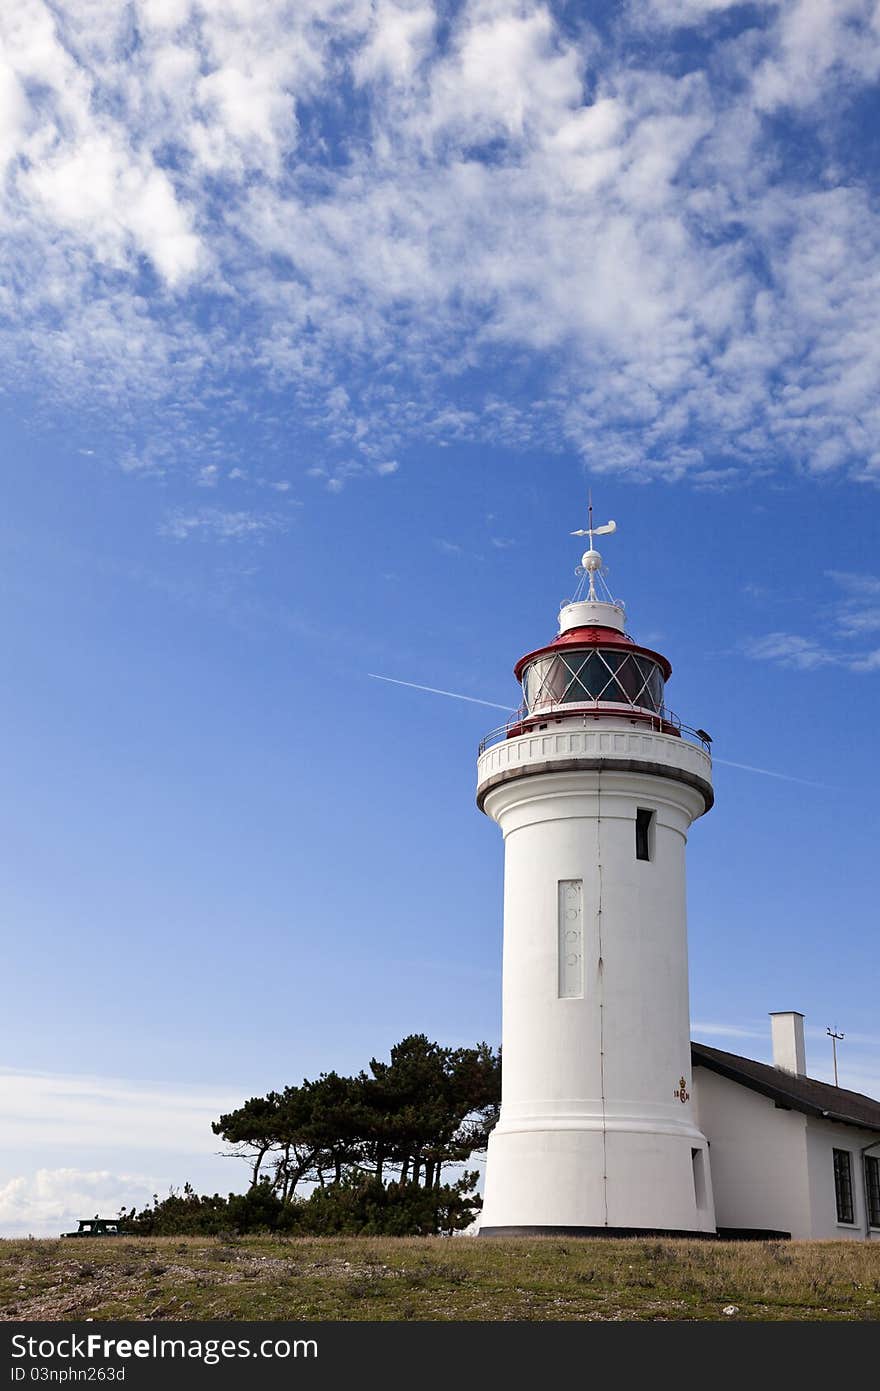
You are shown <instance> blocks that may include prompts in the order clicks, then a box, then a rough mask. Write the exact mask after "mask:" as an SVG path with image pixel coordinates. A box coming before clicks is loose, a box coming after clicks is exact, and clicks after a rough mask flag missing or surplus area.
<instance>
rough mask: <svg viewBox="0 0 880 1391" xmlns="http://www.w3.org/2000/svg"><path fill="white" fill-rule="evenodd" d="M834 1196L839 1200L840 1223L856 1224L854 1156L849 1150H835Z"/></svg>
mask: <svg viewBox="0 0 880 1391" xmlns="http://www.w3.org/2000/svg"><path fill="white" fill-rule="evenodd" d="M833 1154H834V1196H835V1198H836V1199H837V1220H838V1222H855V1220H856V1219H855V1213H854V1211H853V1186H852V1155H851V1154H850V1152H849V1150H834V1151H833Z"/></svg>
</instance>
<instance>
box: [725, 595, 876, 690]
mask: <svg viewBox="0 0 880 1391" xmlns="http://www.w3.org/2000/svg"><path fill="white" fill-rule="evenodd" d="M825 574H826V578H828V579H829V580H831V581H832V583H833V584H835V585H836V586H837V587H838V589H839V590H842V591H843V593H842V594H841V595H839V596H836V597H834V598H833V599H831V600H829V602H828V603H827V604H826V605H825V612H826V615H827V619H828V621H827V622H826V623H825V624H824V625H823V638H822V640H821V641H819V640H817V639H816V638H814V637H808V638H805V637H801V636H799V635H798V634H796V633H768V634H766V635H765V636H763V637H760V638H755V639H753V640H751V641H750V642H748V643H746V644H745V645H744V649H743V650H744V651H745V652H746V654H747V655H748V656H749V657H752V658H753V659H754V660H755V661H771V662H778V663H780V664H781V665H782V666H788V667H794V668H796V669H797V670H799V671H812V670H814V669H815V668H816V667H822V666H835V667H838V668H840V669H841V670H844V671H852V672H873V671H878V670H880V648H861V649H858V648H854V647H853V645H852V644H853V643H854V642H858V641H859V640H863V639H864V638H865V636H866V635H867V634H872V633H877V632H880V577H878V576H876V575H868V574H858V573H855V572H852V571H848V570H826V572H825Z"/></svg>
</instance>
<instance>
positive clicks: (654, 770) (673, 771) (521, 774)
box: [477, 756, 715, 811]
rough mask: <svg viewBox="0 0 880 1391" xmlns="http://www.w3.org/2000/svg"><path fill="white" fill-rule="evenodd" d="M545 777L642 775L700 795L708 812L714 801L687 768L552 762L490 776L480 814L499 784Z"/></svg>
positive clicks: (632, 761)
mask: <svg viewBox="0 0 880 1391" xmlns="http://www.w3.org/2000/svg"><path fill="white" fill-rule="evenodd" d="M545 773H643V774H645V775H646V776H647V777H652V778H668V779H669V780H670V781H671V782H683V783H685V785H686V786H687V787H692V788H693V789H694V790H695V791H696V792H699V793H700V795H701V796H702V798H703V801H704V803H705V810H706V811H709V810H710V809H711V807H712V804H713V803H714V801H715V792H714V790H713V788H712V784H711V783H710V782H707V781H706V779H705V778H701V777H700V776H699V775H698V774H697V773H690V772H688V770H687V769H686V768H676V767H674V766H673V765H672V764H666V763H647V762H643V761H642V760H641V759H640V758H614V757H613V756H609V757H608V758H592V757H590V758H587V757H581V758H551V759H546V760H545V761H544V762H542V763H524V764H523V765H522V767H514V768H505V769H503V771H502V772H500V773H493V774H492V776H491V777H490V778H486V781H485V782H481V783H480V785H479V787H478V788H477V806H478V807H479V809H480V811H482V810H483V806H484V803H485V801H486V798H487V797H488V795H489V793H490V792H491V791H492V790H493V789H494V788H496V787H500V786H501V784H502V783H505V782H514V781H515V780H516V779H517V778H531V777H536V776H537V777H541V776H543V774H545Z"/></svg>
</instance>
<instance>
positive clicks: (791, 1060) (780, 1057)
mask: <svg viewBox="0 0 880 1391" xmlns="http://www.w3.org/2000/svg"><path fill="white" fill-rule="evenodd" d="M770 1032H771V1036H772V1039H773V1066H774V1067H778V1068H779V1069H780V1070H781V1071H782V1072H793V1073H794V1075H795V1077H806V1075H807V1054H806V1050H805V1048H804V1016H803V1015H802V1014H799V1013H798V1011H797V1010H796V1009H789V1010H781V1011H779V1012H778V1013H771V1015H770Z"/></svg>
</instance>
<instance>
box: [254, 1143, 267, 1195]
mask: <svg viewBox="0 0 880 1391" xmlns="http://www.w3.org/2000/svg"><path fill="white" fill-rule="evenodd" d="M268 1148H269V1146H268V1145H263V1147H262V1148H261V1150H260V1152H259V1154H258V1155H257V1162H256V1163H255V1165H254V1172H253V1174H252V1175H251V1188H256V1186H257V1184H258V1183H259V1181H260V1165H261V1164H262V1162H263V1159H264V1158H265V1154H266V1150H267V1149H268Z"/></svg>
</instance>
